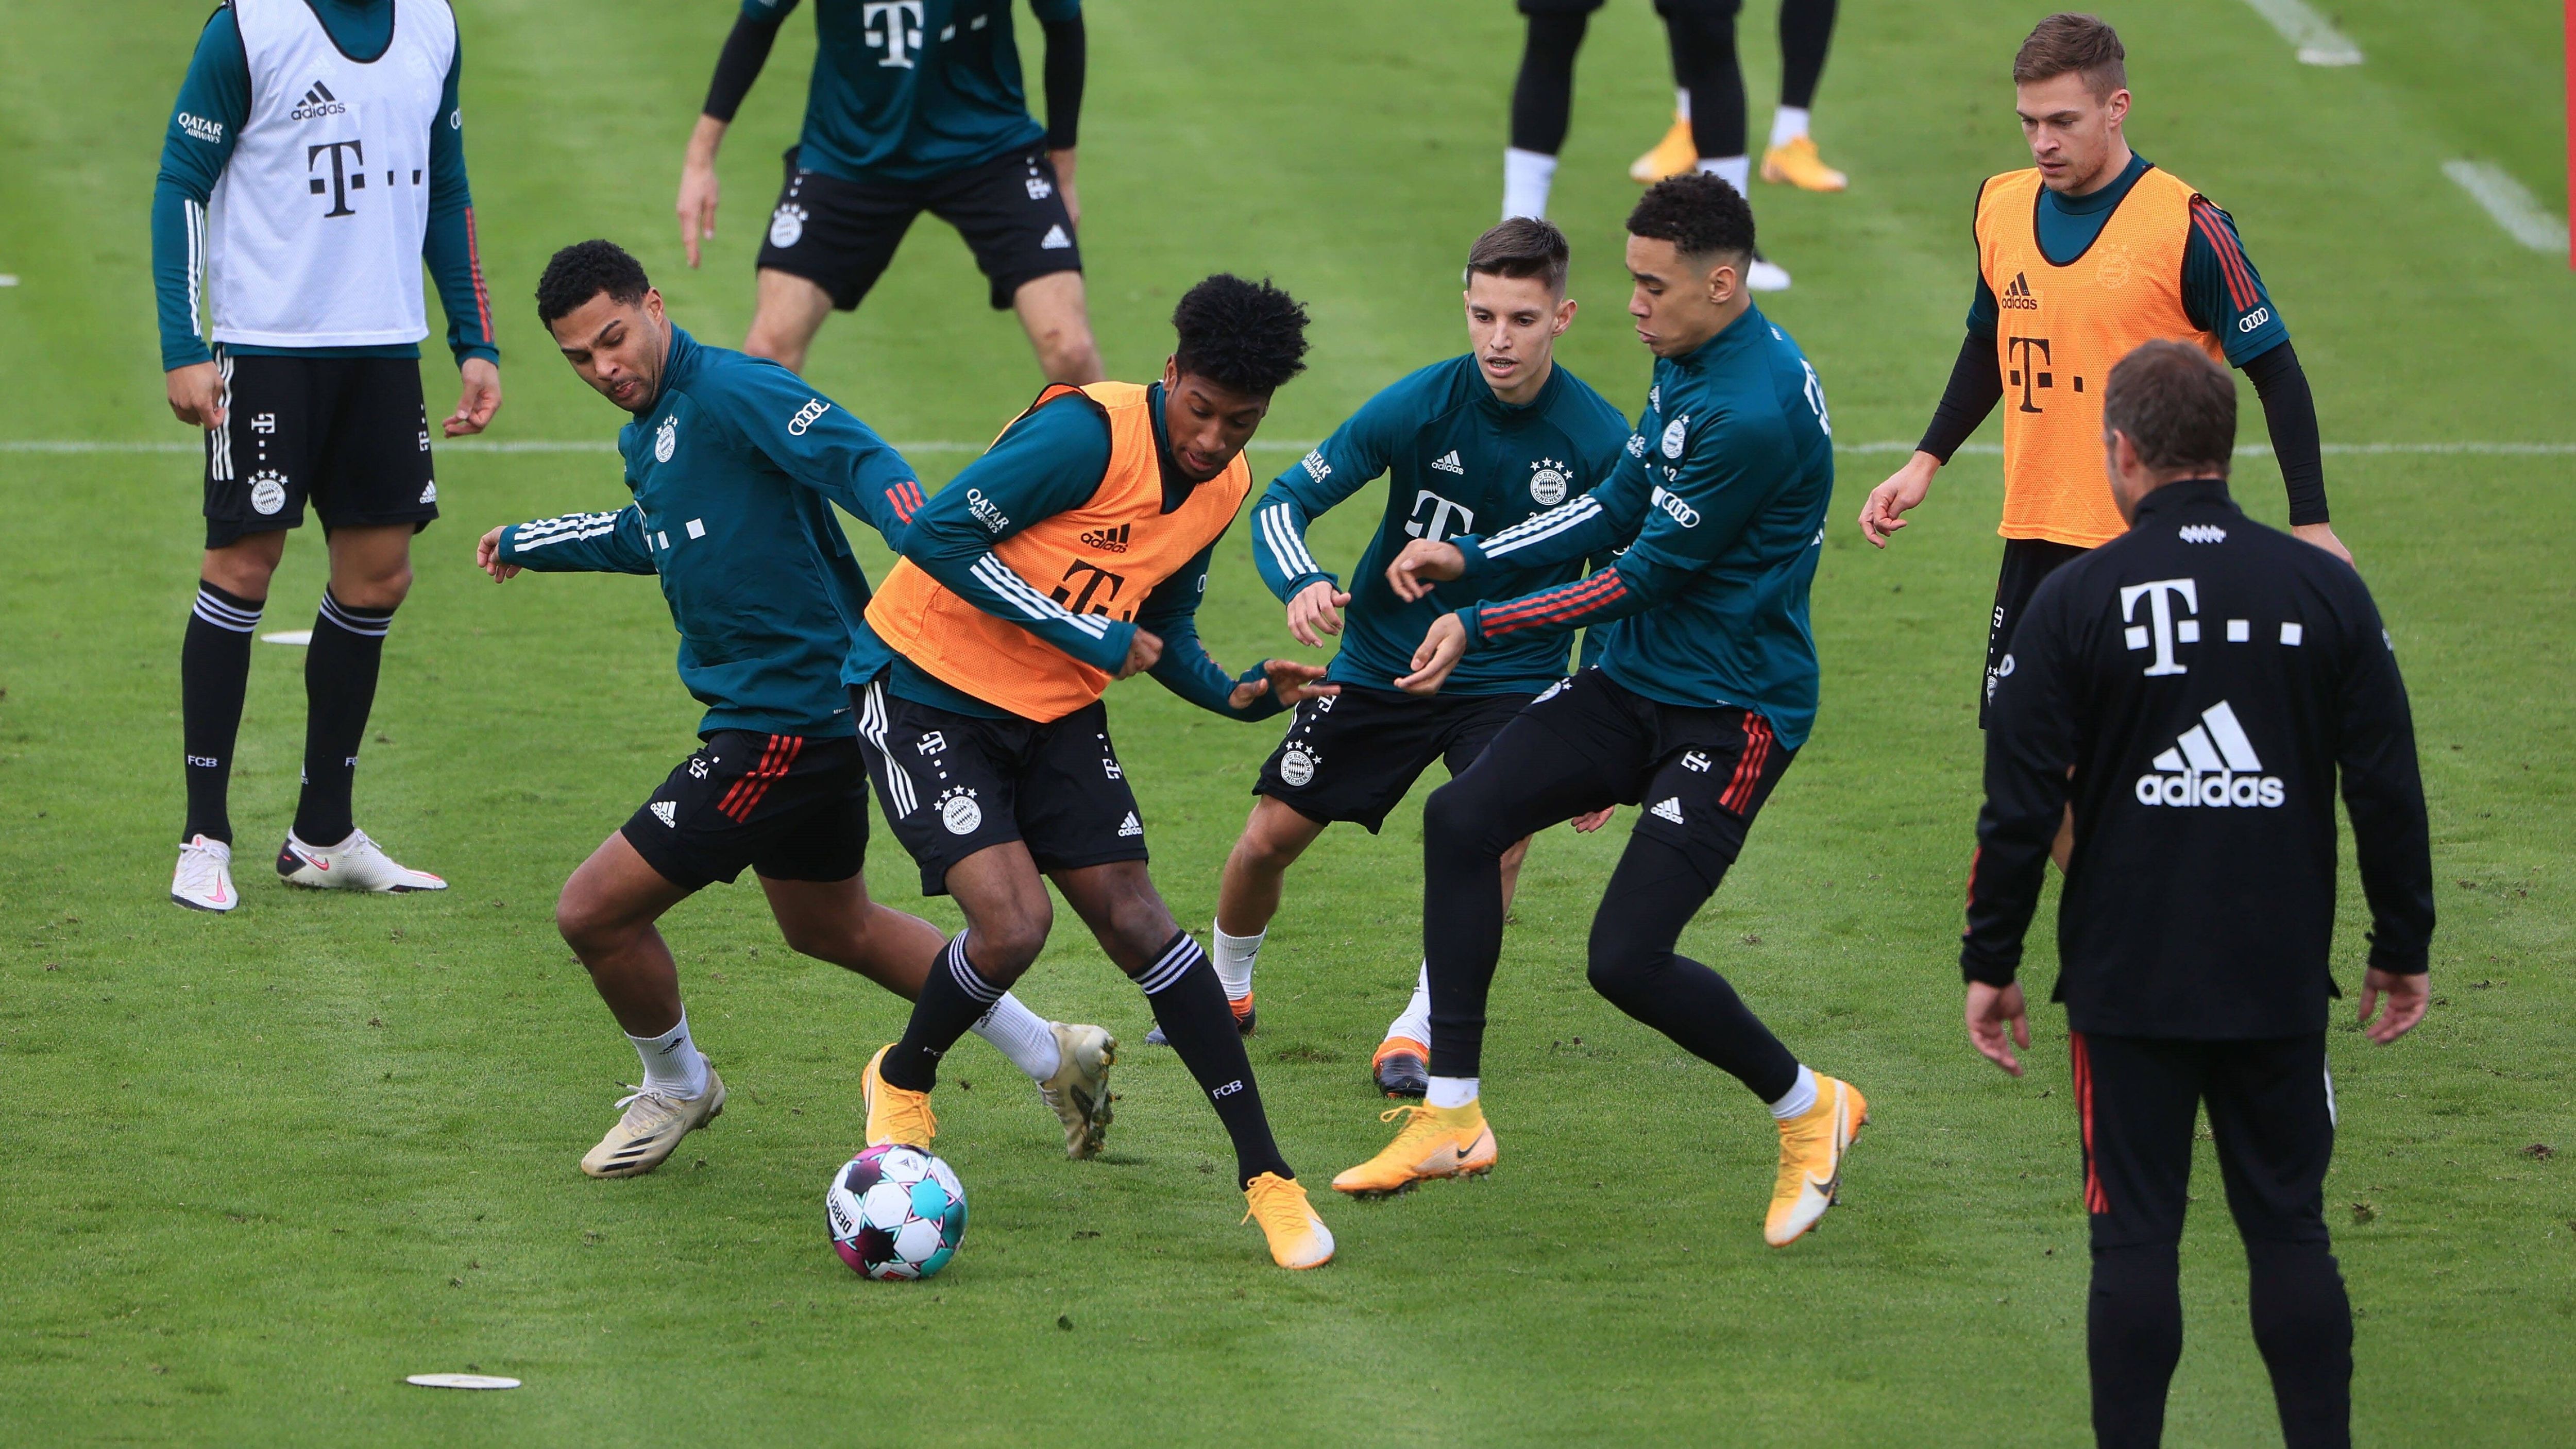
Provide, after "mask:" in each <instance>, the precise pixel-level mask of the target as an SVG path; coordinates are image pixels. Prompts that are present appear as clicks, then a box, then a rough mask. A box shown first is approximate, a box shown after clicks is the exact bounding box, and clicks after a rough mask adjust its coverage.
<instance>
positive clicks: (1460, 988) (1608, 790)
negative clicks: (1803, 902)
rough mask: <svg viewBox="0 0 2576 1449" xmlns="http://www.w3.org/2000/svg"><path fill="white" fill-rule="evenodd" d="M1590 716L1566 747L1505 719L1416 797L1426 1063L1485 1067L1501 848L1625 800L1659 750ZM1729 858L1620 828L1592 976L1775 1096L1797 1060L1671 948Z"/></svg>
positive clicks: (1623, 1003)
mask: <svg viewBox="0 0 2576 1449" xmlns="http://www.w3.org/2000/svg"><path fill="white" fill-rule="evenodd" d="M1593 722H1594V723H1596V724H1597V725H1598V726H1599V729H1598V731H1597V732H1596V733H1593V734H1592V736H1591V738H1589V739H1588V740H1586V741H1585V742H1584V745H1583V746H1582V747H1580V748H1570V747H1569V741H1568V740H1567V739H1566V738H1565V737H1564V736H1562V735H1560V734H1559V733H1557V732H1556V731H1555V730H1553V729H1551V728H1549V727H1548V726H1546V725H1544V724H1540V723H1538V722H1536V721H1534V720H1532V719H1530V718H1529V717H1528V716H1526V715H1524V716H1523V717H1521V718H1520V719H1517V720H1514V721H1513V722H1512V723H1511V724H1510V725H1507V726H1505V727H1504V729H1503V732H1502V733H1501V734H1499V735H1497V736H1495V738H1494V742H1493V743H1492V744H1490V745H1488V746H1486V747H1485V752H1484V753H1483V754H1482V755H1479V756H1478V757H1477V759H1476V763H1475V764H1473V765H1471V766H1469V767H1468V769H1467V772H1466V773H1465V774H1463V775H1460V776H1459V777H1457V778H1456V779H1454V780H1452V781H1450V782H1449V783H1448V784H1446V785H1443V786H1442V787H1440V788H1439V789H1438V790H1436V791H1433V792H1432V795H1431V800H1430V803H1429V804H1428V805H1427V806H1426V807H1425V808H1424V811H1423V820H1422V858H1423V881H1422V885H1423V909H1422V925H1423V959H1424V962H1425V964H1426V967H1427V969H1428V971H1429V973H1430V977H1431V1071H1432V1074H1433V1075H1435V1076H1442V1077H1474V1076H1478V1075H1480V1074H1481V1072H1482V1061H1483V1053H1484V1040H1485V1001H1486V996H1487V993H1488V991H1489V990H1490V989H1491V987H1492V985H1493V980H1494V967H1495V964H1496V962H1497V961H1498V960H1499V958H1500V957H1501V955H1502V945H1503V886H1502V857H1503V852H1505V851H1507V850H1509V849H1510V848H1511V846H1512V844H1513V842H1515V841H1517V840H1519V839H1521V838H1522V837H1523V836H1526V835H1529V834H1531V833H1532V832H1534V831H1537V830H1541V829H1544V828H1545V827H1547V826H1550V825H1554V824H1556V823H1558V822H1560V821H1563V820H1568V819H1571V818H1573V817H1574V816H1576V815H1579V814H1582V813H1584V812H1586V811H1590V810H1598V809H1600V808H1601V807H1603V806H1605V805H1610V804H1613V803H1616V802H1618V801H1622V800H1626V801H1632V802H1633V801H1635V800H1636V799H1637V798H1638V782H1640V781H1643V780H1646V779H1648V778H1650V777H1651V775H1652V774H1653V771H1654V769H1655V767H1656V765H1657V764H1658V763H1659V762H1658V760H1657V758H1656V757H1655V755H1654V753H1653V751H1654V749H1655V745H1654V742H1653V741H1652V740H1651V738H1650V737H1648V736H1646V735H1645V734H1643V733H1642V732H1634V733H1631V732H1628V731H1624V730H1622V729H1620V727H1619V726H1620V724H1621V721H1620V720H1618V719H1617V718H1616V717H1613V716H1607V715H1603V716H1596V717H1595V719H1594V721H1593ZM1623 736H1625V737H1623ZM1732 859H1733V857H1732V855H1731V854H1728V855H1725V856H1724V857H1723V858H1718V857H1715V856H1712V855H1711V854H1710V853H1709V852H1708V851H1706V850H1705V849H1703V850H1698V851H1693V850H1686V849H1684V848H1683V847H1682V846H1679V845H1676V844H1673V843H1671V842H1669V841H1666V840H1661V839H1657V838H1655V837H1653V836H1650V835H1647V834H1646V833H1644V832H1642V831H1638V832H1633V833H1631V834H1630V836H1629V838H1628V848H1627V850H1626V852H1625V853H1624V854H1623V855H1622V856H1621V857H1620V860H1619V867H1618V869H1617V870H1616V871H1614V872H1612V874H1611V877H1610V885H1609V888H1608V890H1606V891H1605V892H1604V893H1603V895H1602V898H1601V907H1600V910H1599V912H1598V913H1597V914H1596V915H1595V916H1594V917H1593V921H1592V940H1591V946H1590V953H1589V954H1590V958H1591V960H1590V970H1589V975H1590V979H1591V982H1592V986H1593V989H1595V990H1597V991H1599V992H1600V993H1601V994H1602V995H1603V996H1604V997H1607V998H1608V999H1609V1000H1610V1002H1611V1004H1612V1005H1615V1006H1617V1007H1618V1008H1619V1009H1620V1010H1621V1011H1624V1012H1626V1013H1628V1014H1629V1015H1630V1016H1632V1017H1635V1018H1636V1019H1637V1020H1639V1021H1641V1022H1644V1023H1645V1024H1646V1025H1648V1026H1650V1027H1653V1028H1654V1029H1655V1030H1657V1031H1660V1032H1662V1033H1663V1034H1664V1035H1666V1036H1668V1037H1671V1038H1672V1039H1673V1040H1674V1041H1675V1042H1677V1043H1679V1044H1680V1045H1681V1046H1682V1047H1683V1048H1684V1049H1685V1050H1687V1051H1689V1052H1690V1053H1692V1054H1693V1055H1695V1056H1698V1057H1700V1058H1702V1059H1703V1060H1705V1061H1708V1062H1710V1063H1713V1064H1714V1065H1716V1066H1718V1067H1720V1068H1723V1069H1724V1070H1725V1071H1727V1072H1729V1073H1731V1074H1733V1075H1734V1076H1735V1077H1736V1078H1737V1079H1738V1080H1740V1081H1742V1082H1743V1083H1744V1085H1745V1086H1746V1087H1747V1088H1749V1089H1751V1090H1752V1092H1753V1094H1754V1095H1755V1096H1757V1097H1760V1098H1761V1099H1762V1100H1763V1101H1765V1102H1776V1101H1778V1100H1780V1099H1781V1098H1782V1097H1785V1096H1787V1095H1788V1094H1789V1092H1790V1090H1791V1089H1792V1088H1794V1087H1795V1086H1797V1084H1798V1059H1797V1058H1796V1057H1794V1056H1791V1055H1790V1054H1789V1049H1788V1048H1787V1047H1784V1046H1782V1045H1781V1044H1780V1040H1779V1038H1777V1037H1775V1036H1773V1035H1772V1034H1771V1031H1770V1029H1769V1028H1768V1027H1765V1026H1764V1025H1763V1024H1762V1022H1761V1020H1760V1019H1759V1018H1757V1017H1756V1016H1754V1014H1753V1013H1752V1012H1751V1011H1750V1010H1749V1009H1747V1008H1746V1007H1745V1005H1744V1002H1743V1001H1742V1000H1741V999H1740V998H1739V997H1737V996H1736V994H1735V988H1733V987H1732V986H1729V985H1727V983H1726V979H1725V978H1724V977H1722V976H1720V975H1718V974H1717V973H1716V972H1714V971H1712V970H1710V969H1709V968H1708V967H1706V966H1703V965H1701V964H1700V963H1699V962H1697V961H1693V960H1691V959H1689V958H1688V957H1684V956H1678V955H1675V954H1674V953H1673V945H1674V943H1675V942H1677V941H1678V940H1680V939H1681V933H1682V928H1683V927H1685V926H1687V925H1689V924H1690V921H1691V917H1693V916H1694V915H1697V914H1698V913H1699V908H1700V907H1701V906H1702V905H1705V904H1706V903H1707V902H1708V898H1709V896H1710V895H1712V894H1713V893H1715V891H1716V890H1717V886H1718V882H1719V881H1721V880H1723V879H1724V878H1725V874H1726V866H1727V864H1729V863H1731V861H1732Z"/></svg>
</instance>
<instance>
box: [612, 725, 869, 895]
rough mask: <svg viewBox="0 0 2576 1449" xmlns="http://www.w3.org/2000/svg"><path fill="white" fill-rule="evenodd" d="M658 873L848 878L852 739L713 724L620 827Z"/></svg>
mask: <svg viewBox="0 0 2576 1449" xmlns="http://www.w3.org/2000/svg"><path fill="white" fill-rule="evenodd" d="M620 833H621V834H623V835H624V836H625V837H626V843H627V844H629V845H632V846H634V847H635V853H636V854H637V855H640V856H642V857H644V863H645V864H647V865H649V866H651V867H653V869H654V870H656V871H658V872H660V873H661V876H662V878H663V879H665V880H667V881H669V882H671V884H673V885H676V886H684V887H686V888H688V889H690V890H696V889H697V888H698V887H700V886H703V885H707V884H709V883H711V882H714V881H724V882H727V883H728V884H730V883H731V882H732V881H733V880H734V879H736V878H737V877H739V876H740V875H741V874H742V870H743V867H744V866H749V867H751V869H752V870H753V872H754V873H756V874H759V875H764V876H767V877H768V878H770V879H771V880H820V881H834V880H848V879H849V878H850V877H852V876H854V875H857V874H858V873H859V870H860V868H861V867H862V866H864V865H865V864H866V863H867V857H868V776H867V768H866V766H865V765H863V764H862V763H861V762H860V759H859V745H858V741H856V740H852V739H847V738H843V739H831V738H827V737H822V736H815V735H772V734H761V733H758V732H756V731H752V730H717V731H716V732H715V733H713V734H711V735H708V736H707V738H706V743H705V744H703V745H701V746H699V748H698V752H697V753H696V754H694V755H691V756H689V757H688V758H687V759H686V760H683V761H681V762H680V766H679V768H678V769H675V770H673V771H672V772H671V776H670V778H669V779H667V780H664V781H663V782H662V788H660V789H658V790H656V791H654V792H653V798H652V799H650V800H648V801H646V802H645V804H644V808H643V809H641V810H638V811H636V812H635V815H634V817H633V818H632V819H630V820H628V821H627V822H626V824H625V825H624V826H623V827H621V829H620Z"/></svg>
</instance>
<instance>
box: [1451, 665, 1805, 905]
mask: <svg viewBox="0 0 2576 1449" xmlns="http://www.w3.org/2000/svg"><path fill="white" fill-rule="evenodd" d="M1797 753H1798V752H1797V751H1796V750H1794V749H1791V748H1790V747H1788V746H1786V745H1783V744H1781V743H1780V739H1779V736H1778V735H1776V734H1774V733H1773V732H1772V729H1771V722H1770V721H1769V720H1767V719H1765V718H1763V717H1762V716H1761V715H1759V714H1756V713H1754V712H1753V711H1751V710H1746V709H1737V708H1734V707H1732V706H1718V707H1714V708H1698V707H1693V706H1688V705H1678V704H1665V703H1663V702H1661V701H1660V700H1653V699H1648V698H1647V697H1646V696H1644V695H1642V694H1638V693H1636V692H1635V691H1633V690H1630V689H1627V688H1624V687H1622V686H1621V685H1619V684H1618V683H1616V682H1615V681H1613V680H1612V679H1611V678H1610V676H1608V675H1607V674H1604V673H1602V672H1601V671H1600V670H1599V669H1598V668H1593V669H1586V670H1583V671H1582V672H1580V673H1578V674H1576V675H1575V676H1574V677H1573V678H1572V679H1569V680H1567V681H1565V682H1564V683H1563V684H1560V685H1558V686H1556V687H1555V688H1553V689H1551V690H1549V691H1547V692H1546V693H1545V694H1542V695H1540V696H1539V697H1538V698H1536V699H1534V700H1532V701H1530V703H1529V707H1528V708H1526V709H1524V710H1522V711H1521V712H1520V715H1519V716H1518V717H1517V718H1515V719H1514V720H1513V721H1512V722H1511V723H1510V724H1509V725H1507V726H1505V727H1504V729H1503V732H1502V733H1501V734H1499V735H1497V736H1496V737H1495V739H1494V742H1493V743H1492V744H1491V745H1489V746H1487V747H1486V750H1485V753H1484V755H1483V756H1482V758H1481V762H1480V765H1479V769H1480V770H1493V769H1501V770H1504V771H1506V772H1507V775H1506V778H1507V779H1508V780H1510V782H1511V784H1512V788H1514V789H1515V790H1518V791H1520V792H1522V793H1524V794H1529V795H1545V796H1547V797H1548V798H1549V799H1550V800H1551V801H1553V802H1555V803H1559V804H1563V805H1565V806H1566V807H1567V808H1566V809H1565V811H1564V813H1563V814H1561V815H1558V816H1557V817H1556V818H1558V819H1570V818H1572V817H1573V816H1575V815H1579V814H1583V813H1585V812H1587V811H1592V810H1598V809H1600V808H1602V807H1604V806H1607V805H1613V804H1624V805H1643V806H1645V807H1646V808H1645V810H1644V811H1643V812H1642V813H1641V814H1639V815H1638V817H1637V824H1636V826H1635V829H1634V831H1633V832H1632V833H1634V834H1636V835H1642V836H1645V837H1647V838H1649V839H1652V840H1658V841H1661V842H1663V843H1665V844H1667V845H1670V846H1672V847H1673V848H1674V849H1676V850H1679V851H1681V852H1682V854H1683V855H1684V856H1685V857H1686V858H1687V859H1688V860H1689V861H1690V862H1691V864H1692V866H1693V868H1695V869H1697V870H1698V871H1699V872H1700V874H1701V875H1702V876H1703V877H1704V878H1706V879H1707V880H1708V882H1709V883H1710V885H1711V886H1712V888H1713V887H1714V886H1715V884H1716V882H1718V881H1720V880H1722V879H1724V878H1725V876H1726V872H1727V869H1728V868H1729V867H1730V866H1732V865H1734V864H1735V858H1736V856H1737V855H1739V854H1741V853H1742V852H1743V850H1744V837H1745V833H1746V832H1747V831H1748V830H1750V829H1751V828H1752V826H1753V817H1754V816H1755V815H1757V814H1759V813H1761V810H1762V804H1763V802H1764V801H1766V800H1768V799H1770V798H1771V790H1772V787H1774V786H1776V785H1778V784H1779V783H1780V777H1781V776H1782V775H1784V774H1786V773H1788V769H1789V761H1790V760H1791V759H1792V758H1793V757H1794V756H1796V754H1797Z"/></svg>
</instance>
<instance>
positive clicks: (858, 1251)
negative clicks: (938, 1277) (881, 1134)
mask: <svg viewBox="0 0 2576 1449" xmlns="http://www.w3.org/2000/svg"><path fill="white" fill-rule="evenodd" d="M823 1220H824V1222H825V1224H826V1225H827V1226H828V1227H829V1228H830V1229H831V1233H832V1247H833V1249H834V1250H835V1251H836V1252H838V1253H839V1254H840V1255H841V1261H842V1262H844V1263H847V1264H849V1265H850V1270H851V1271H852V1272H854V1273H858V1274H860V1275H862V1276H864V1277H869V1278H927V1277H929V1276H930V1275H931V1274H933V1273H936V1272H938V1271H939V1270H940V1269H942V1268H945V1267H947V1266H948V1260H949V1259H950V1258H951V1257H953V1256H955V1254H956V1252H957V1245H958V1244H959V1243H960V1242H962V1241H964V1240H965V1237H966V1189H965V1187H964V1186H963V1185H961V1184H960V1183H959V1182H958V1181H957V1174H956V1172H955V1171H954V1170H953V1169H951V1168H950V1167H949V1165H948V1164H947V1163H945V1162H942V1161H940V1160H939V1159H938V1158H936V1157H933V1156H931V1155H930V1154H929V1153H927V1152H924V1151H922V1150H921V1149H920V1148H917V1147H906V1146H904V1145H903V1144H901V1143H899V1142H887V1143H881V1144H879V1145H877V1146H875V1147H871V1148H869V1149H868V1150H866V1151H865V1152H862V1153H860V1154H859V1155H858V1156H856V1157H853V1158H851V1159H850V1160H849V1162H848V1163H847V1164H846V1165H844V1166H843V1167H842V1168H841V1170H840V1171H838V1172H835V1173H833V1174H832V1185H831V1186H830V1187H829V1188H827V1189H826V1190H825V1191H824V1193H823Z"/></svg>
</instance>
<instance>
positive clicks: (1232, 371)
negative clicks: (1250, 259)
mask: <svg viewBox="0 0 2576 1449" xmlns="http://www.w3.org/2000/svg"><path fill="white" fill-rule="evenodd" d="M1306 320H1307V319H1306V308H1305V306H1304V305H1303V304H1302V303H1300V302H1299V301H1298V300H1297V299H1296V298H1294V297H1291V296H1289V295H1288V294H1287V293H1286V292H1283V291H1281V290H1279V289H1278V288H1277V287H1274V286H1272V285H1270V283H1269V281H1268V280H1267V279H1264V280H1262V281H1258V282H1247V281H1245V280H1244V279H1243V278H1241V277H1238V276H1236V275H1234V274H1233V273H1232V272H1219V273H1217V274H1216V275H1215V276H1213V277H1210V278H1208V279H1207V280H1206V281H1204V282H1201V283H1199V284H1198V285H1197V286H1195V287H1192V288H1190V289H1189V290H1188V291H1186V292H1183V293H1182V294H1181V302H1180V305H1179V306H1177V307H1174V308H1173V309H1172V330H1173V331H1175V332H1178V333H1179V334H1180V345H1179V346H1178V347H1176V348H1174V349H1173V361H1174V365H1175V366H1177V367H1178V368H1179V369H1180V371H1182V372H1184V373H1187V374H1189V375H1191V376H1194V377H1203V378H1206V379H1207V380H1208V381H1210V382H1213V383H1215V384H1216V385H1217V386H1219V387H1222V388H1225V389H1226V390H1228V391H1230V392H1240V393H1251V394H1256V395H1258V396H1262V397H1268V396H1269V395H1270V394H1272V393H1274V392H1277V391H1278V390H1279V385H1280V384H1281V383H1284V382H1286V381H1287V380H1288V379H1290V378H1292V377H1295V376H1296V375H1297V374H1299V373H1301V372H1304V371H1305V370H1306V363H1305V361H1304V359H1305V356H1306Z"/></svg>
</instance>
